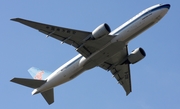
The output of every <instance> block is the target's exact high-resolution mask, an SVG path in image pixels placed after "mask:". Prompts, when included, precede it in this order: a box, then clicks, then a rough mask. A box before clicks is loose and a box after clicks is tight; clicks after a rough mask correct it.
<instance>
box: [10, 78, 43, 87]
mask: <svg viewBox="0 0 180 109" xmlns="http://www.w3.org/2000/svg"><path fill="white" fill-rule="evenodd" d="M11 82H14V83H17V84H20V85H24V86H27V87H30V88H38V87H40V86H41V85H43V84H44V83H45V82H46V81H45V80H35V79H26V78H13V79H12V80H11Z"/></svg>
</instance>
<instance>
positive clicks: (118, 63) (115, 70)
mask: <svg viewBox="0 0 180 109" xmlns="http://www.w3.org/2000/svg"><path fill="white" fill-rule="evenodd" d="M127 57H128V50H127V46H126V47H124V48H123V50H121V51H120V52H118V54H116V55H115V56H114V57H112V58H110V59H109V60H107V61H106V62H104V63H102V64H101V65H100V67H101V68H103V69H105V70H110V71H111V73H112V74H113V77H115V78H116V80H117V81H118V83H120V84H121V85H122V86H123V88H124V90H125V91H126V95H128V94H129V93H130V92H131V91H132V90H131V75H130V66H129V64H128V63H126V62H125V61H126V60H127Z"/></svg>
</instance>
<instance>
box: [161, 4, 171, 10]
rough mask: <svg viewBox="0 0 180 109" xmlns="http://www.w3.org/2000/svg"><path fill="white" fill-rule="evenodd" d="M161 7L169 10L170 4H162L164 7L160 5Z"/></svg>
mask: <svg viewBox="0 0 180 109" xmlns="http://www.w3.org/2000/svg"><path fill="white" fill-rule="evenodd" d="M162 7H163V8H167V9H169V8H170V7H171V5H170V4H164V5H162Z"/></svg>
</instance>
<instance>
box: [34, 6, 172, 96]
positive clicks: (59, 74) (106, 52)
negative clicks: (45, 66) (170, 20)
mask: <svg viewBox="0 0 180 109" xmlns="http://www.w3.org/2000/svg"><path fill="white" fill-rule="evenodd" d="M168 8H169V7H168V5H161V4H158V5H155V6H152V7H150V8H147V9H145V10H143V11H142V12H140V13H139V14H137V15H136V16H134V17H133V18H131V19H130V20H128V21H127V22H125V23H124V24H122V25H121V26H119V27H118V28H117V29H115V30H114V31H112V32H111V33H110V34H109V35H112V36H115V37H114V38H113V39H112V40H111V41H110V42H109V43H107V44H106V45H105V46H104V47H102V48H101V49H100V50H98V51H97V52H95V53H93V54H92V55H91V56H89V57H88V58H85V57H83V56H82V55H81V54H78V55H77V56H75V57H74V58H73V59H71V60H70V61H68V62H67V63H65V64H64V65H62V66H61V67H59V68H58V69H57V70H55V71H54V72H53V73H52V74H51V75H50V76H49V77H47V79H46V80H47V82H46V83H45V84H43V85H42V86H41V87H39V88H37V89H34V91H33V92H32V94H36V93H39V92H44V91H46V90H48V89H51V88H53V87H55V86H58V85H60V84H63V83H65V82H67V81H70V80H71V79H73V78H75V77H76V76H78V75H79V74H81V73H82V72H84V71H85V70H88V69H91V68H93V67H95V66H98V65H100V64H101V63H103V62H104V61H106V60H108V59H109V58H110V57H112V56H114V55H115V54H117V53H118V51H119V49H120V48H119V47H124V46H126V45H127V43H128V42H129V41H130V40H132V39H133V38H135V37H136V36H137V35H138V34H140V33H142V32H143V31H144V30H146V29H148V28H149V27H151V26H152V25H153V24H155V23H157V22H158V21H159V20H160V19H161V18H162V17H163V16H164V15H165V14H166V13H167V11H168ZM115 46H119V47H115Z"/></svg>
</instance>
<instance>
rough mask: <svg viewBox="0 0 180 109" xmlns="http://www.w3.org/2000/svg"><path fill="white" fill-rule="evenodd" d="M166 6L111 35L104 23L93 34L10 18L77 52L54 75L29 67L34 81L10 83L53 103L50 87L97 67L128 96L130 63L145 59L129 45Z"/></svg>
mask: <svg viewBox="0 0 180 109" xmlns="http://www.w3.org/2000/svg"><path fill="white" fill-rule="evenodd" d="M169 8H170V5H169V4H157V5H154V6H152V7H149V8H147V9H145V10H143V11H142V12H140V13H139V14H137V15H136V16H134V17H133V18H131V19H130V20H128V21H127V22H125V23H124V24H122V25H121V26H119V27H118V28H117V29H115V30H113V31H112V32H111V29H110V27H109V26H108V25H107V24H106V23H104V24H101V25H100V26H98V27H97V28H96V29H95V30H94V31H92V32H87V31H80V30H75V29H69V28H64V27H58V26H53V25H48V24H43V23H38V22H34V21H29V20H25V19H21V18H14V19H11V20H13V21H16V22H20V23H22V24H24V25H27V26H30V27H32V28H34V29H37V30H39V31H40V32H42V33H44V34H46V35H47V37H49V36H51V37H53V38H55V39H57V40H60V41H61V42H62V43H67V44H69V45H72V46H74V47H75V48H76V51H77V52H79V54H78V55H77V56H75V57H74V58H73V59H71V60H70V61H68V62H67V63H65V64H64V65H62V66H61V67H59V68H58V69H57V70H55V71H54V72H52V73H51V72H48V71H45V70H40V69H38V68H35V67H32V68H30V69H29V70H28V71H29V73H30V74H31V75H32V77H33V78H34V79H25V78H13V79H12V80H11V81H12V82H15V83H18V84H21V85H24V86H27V87H30V88H34V90H33V91H32V95H34V94H37V93H41V94H42V96H43V97H44V98H45V100H46V101H47V103H48V104H52V103H53V102H54V93H53V88H54V87H55V86H58V85H61V84H63V83H65V82H67V81H70V80H72V79H73V78H75V77H77V76H78V75H79V74H81V73H82V72H84V71H86V70H89V69H91V68H94V67H96V66H98V67H101V68H103V69H105V70H108V71H110V72H111V73H112V75H113V76H114V77H115V78H116V80H117V81H118V83H120V84H121V85H122V87H123V88H124V90H125V91H126V95H128V94H129V93H130V92H131V91H132V90H131V76H130V64H134V63H136V62H138V61H140V60H141V59H143V58H144V57H145V56H146V53H145V51H144V50H143V49H142V48H137V49H135V50H133V51H132V52H131V53H130V54H128V47H127V45H128V43H129V41H130V40H132V39H133V38H135V37H136V36H137V35H139V34H140V33H142V32H143V31H145V30H146V29H148V28H149V27H151V26H152V25H154V24H155V23H157V22H158V21H159V20H160V19H161V18H162V17H163V16H164V15H165V14H166V13H167V11H168V10H169Z"/></svg>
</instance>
